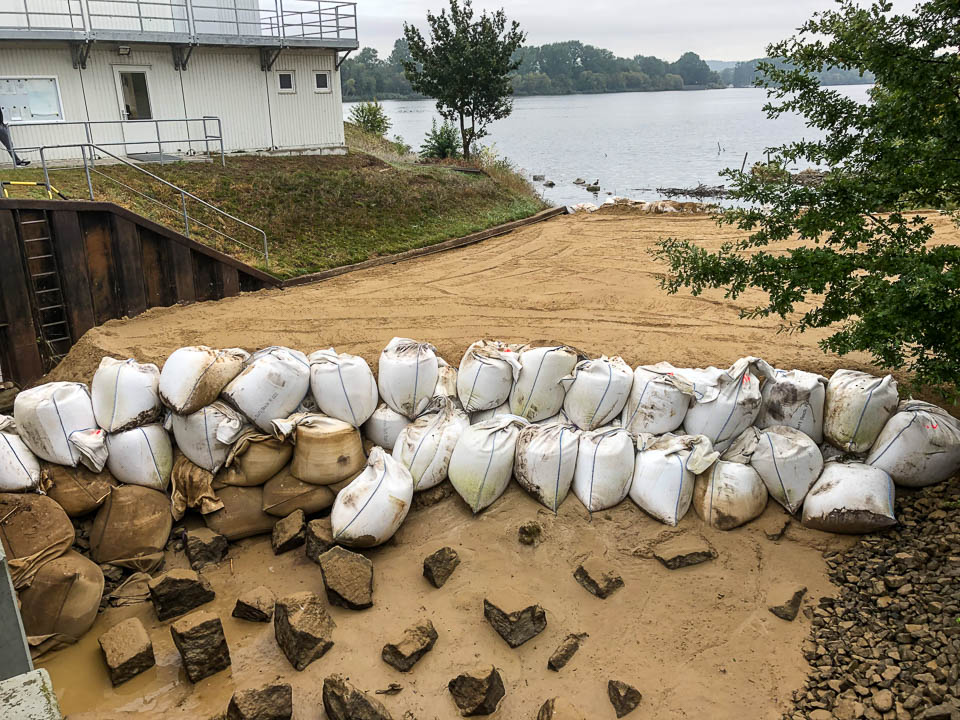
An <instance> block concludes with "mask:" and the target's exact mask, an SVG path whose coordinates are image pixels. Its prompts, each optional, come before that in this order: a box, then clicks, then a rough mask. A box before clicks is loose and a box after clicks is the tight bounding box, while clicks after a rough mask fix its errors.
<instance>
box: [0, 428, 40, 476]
mask: <svg viewBox="0 0 960 720" xmlns="http://www.w3.org/2000/svg"><path fill="white" fill-rule="evenodd" d="M44 485H45V483H44V482H43V471H42V469H41V468H40V461H39V460H38V459H37V456H36V455H34V454H33V451H32V450H31V449H30V448H28V447H27V444H26V443H25V442H24V441H23V440H22V439H21V438H20V436H19V435H18V434H17V424H16V422H14V419H13V418H12V417H10V416H9V415H0V492H29V491H31V490H42V489H44V488H43V486H44Z"/></svg>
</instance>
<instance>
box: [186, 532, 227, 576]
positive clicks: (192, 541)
mask: <svg viewBox="0 0 960 720" xmlns="http://www.w3.org/2000/svg"><path fill="white" fill-rule="evenodd" d="M184 540H185V542H184V545H185V547H184V549H185V550H186V553H187V560H189V561H190V567H192V568H193V569H194V570H199V569H200V568H202V567H204V566H205V565H214V564H216V563H218V562H220V561H221V560H223V559H224V558H225V557H226V556H227V551H228V550H229V548H230V544H229V543H228V542H227V539H226V538H225V537H224V536H223V535H220V534H219V533H215V532H214V531H213V530H211V529H210V528H197V529H195V530H187V532H186V533H185V537H184Z"/></svg>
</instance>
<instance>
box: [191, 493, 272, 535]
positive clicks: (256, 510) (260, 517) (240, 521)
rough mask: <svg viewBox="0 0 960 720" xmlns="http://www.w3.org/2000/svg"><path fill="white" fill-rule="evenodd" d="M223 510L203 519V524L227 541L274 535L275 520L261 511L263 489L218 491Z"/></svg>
mask: <svg viewBox="0 0 960 720" xmlns="http://www.w3.org/2000/svg"><path fill="white" fill-rule="evenodd" d="M218 494H219V495H220V499H221V500H222V501H223V509H222V510H217V511H216V512H214V513H210V514H209V515H204V516H203V522H205V523H206V524H207V527H208V528H210V529H211V530H213V531H214V532H215V533H219V534H220V535H223V536H224V537H225V538H226V539H227V540H230V541H233V540H241V539H243V538H247V537H252V536H253V535H263V534H264V533H270V532H273V526H274V525H276V523H277V519H276V518H275V517H274V516H273V515H267V513H265V512H264V511H263V488H262V487H225V488H223V490H220V491H218Z"/></svg>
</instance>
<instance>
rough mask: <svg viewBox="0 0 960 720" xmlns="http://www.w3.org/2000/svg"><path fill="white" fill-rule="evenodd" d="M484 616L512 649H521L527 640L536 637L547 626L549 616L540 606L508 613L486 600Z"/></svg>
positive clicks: (530, 606) (484, 602) (531, 606)
mask: <svg viewBox="0 0 960 720" xmlns="http://www.w3.org/2000/svg"><path fill="white" fill-rule="evenodd" d="M483 616H484V617H485V618H486V619H487V622H489V623H490V624H491V625H492V626H493V629H494V630H496V631H497V633H498V634H499V635H500V637H502V638H503V639H504V640H505V641H506V643H507V645H509V646H510V647H512V648H517V647H520V646H521V645H523V644H524V643H525V642H527V640H530V639H531V638H533V637H536V636H537V635H539V634H540V633H541V632H543V629H544V628H545V627H546V626H547V615H546V613H545V612H544V610H543V608H542V607H540V606H539V605H529V606H527V607H525V608H523V609H522V610H517V611H515V612H511V613H507V612H504V611H503V610H501V609H500V608H498V607H497V606H496V605H494V604H493V603H491V602H490V601H489V600H487V599H484V601H483Z"/></svg>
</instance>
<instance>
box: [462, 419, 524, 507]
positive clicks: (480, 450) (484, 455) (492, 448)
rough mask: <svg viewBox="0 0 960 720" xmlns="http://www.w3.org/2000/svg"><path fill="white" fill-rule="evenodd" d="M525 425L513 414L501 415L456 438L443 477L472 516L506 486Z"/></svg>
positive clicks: (508, 482) (486, 505) (468, 429)
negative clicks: (447, 479) (457, 439)
mask: <svg viewBox="0 0 960 720" xmlns="http://www.w3.org/2000/svg"><path fill="white" fill-rule="evenodd" d="M527 425H529V423H528V422H527V421H526V420H524V419H523V418H521V417H517V416H516V415H501V416H500V417H496V418H493V419H492V420H484V421H483V422H480V423H477V424H476V425H471V426H470V427H468V428H466V429H465V430H464V431H463V434H461V435H460V440H459V441H457V446H456V447H455V448H454V449H453V455H451V456H450V467H449V469H448V471H447V474H448V476H449V477H450V482H451V483H452V484H453V487H454V489H455V490H456V491H457V494H458V495H460V497H461V498H463V500H464V502H466V503H467V505H469V506H470V509H471V510H472V511H473V513H474V514H477V513H478V512H480V511H481V510H483V509H484V508H487V507H489V506H490V505H491V504H493V502H494V501H495V500H496V499H497V498H499V497H500V496H501V495H503V492H504V490H506V489H507V485H509V484H510V478H511V476H512V475H513V463H514V458H515V455H516V450H517V439H518V438H519V436H520V431H521V430H522V429H523V428H524V427H526V426H527Z"/></svg>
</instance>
